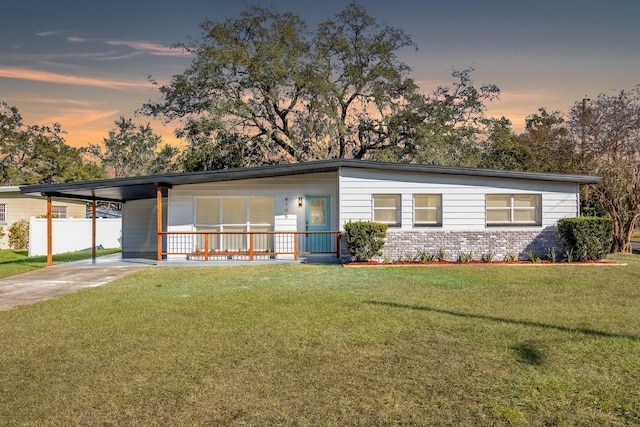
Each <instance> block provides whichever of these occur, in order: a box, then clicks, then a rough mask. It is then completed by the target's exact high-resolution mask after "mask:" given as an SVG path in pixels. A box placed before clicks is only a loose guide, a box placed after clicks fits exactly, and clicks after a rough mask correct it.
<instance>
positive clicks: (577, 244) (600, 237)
mask: <svg viewBox="0 0 640 427" xmlns="http://www.w3.org/2000/svg"><path fill="white" fill-rule="evenodd" d="M558 233H559V234H560V240H561V241H562V244H563V246H564V250H565V253H571V254H572V256H573V259H574V260H576V261H592V260H598V259H603V258H604V257H605V256H606V255H607V254H608V253H609V251H610V250H611V242H612V241H613V220H612V219H611V218H604V217H595V216H584V217H579V218H564V219H561V220H560V221H558Z"/></svg>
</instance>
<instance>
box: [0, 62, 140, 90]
mask: <svg viewBox="0 0 640 427" xmlns="http://www.w3.org/2000/svg"><path fill="white" fill-rule="evenodd" d="M0 77H4V78H9V79H19V80H29V81H36V82H46V83H57V84H67V85H76V86H93V87H101V88H107V89H131V88H140V89H143V88H148V87H149V84H148V83H146V82H145V83H140V82H131V81H118V80H108V79H97V78H92V77H80V76H72V75H65V74H58V73H50V72H47V71H39V70H30V69H28V68H11V67H4V68H0Z"/></svg>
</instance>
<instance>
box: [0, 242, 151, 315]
mask: <svg viewBox="0 0 640 427" xmlns="http://www.w3.org/2000/svg"><path fill="white" fill-rule="evenodd" d="M114 255H115V256H113V255H109V256H107V257H100V258H97V259H96V263H95V264H94V263H92V260H90V259H89V260H84V261H77V262H70V263H66V264H58V265H55V266H52V267H45V268H41V269H38V270H34V271H30V272H28V273H23V274H18V275H16V276H10V277H6V278H4V279H0V310H9V309H11V308H15V307H18V306H21V305H27V304H32V303H34V302H36V301H44V300H47V299H51V298H55V297H57V296H60V295H65V294H70V293H72V292H76V291H78V290H80V289H84V288H91V287H95V286H100V285H103V284H105V283H108V282H111V281H112V280H115V279H117V278H119V277H123V276H126V275H128V274H131V273H134V272H136V271H139V270H141V269H143V268H146V267H148V266H149V265H153V264H149V263H142V262H138V263H136V262H124V261H122V260H121V259H120V254H114Z"/></svg>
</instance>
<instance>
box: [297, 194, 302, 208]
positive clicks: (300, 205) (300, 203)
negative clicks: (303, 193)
mask: <svg viewBox="0 0 640 427" xmlns="http://www.w3.org/2000/svg"><path fill="white" fill-rule="evenodd" d="M298 207H299V208H301V207H302V197H298Z"/></svg>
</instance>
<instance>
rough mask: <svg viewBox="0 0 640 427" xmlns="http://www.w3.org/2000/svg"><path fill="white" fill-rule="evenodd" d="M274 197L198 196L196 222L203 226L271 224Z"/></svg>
mask: <svg viewBox="0 0 640 427" xmlns="http://www.w3.org/2000/svg"><path fill="white" fill-rule="evenodd" d="M273 219H274V200H273V197H196V199H195V218H194V224H195V225H196V227H197V226H202V227H218V226H221V225H222V226H224V225H227V226H237V227H244V226H246V225H247V224H248V225H260V226H263V227H264V226H271V225H273Z"/></svg>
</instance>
